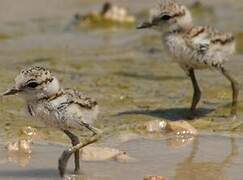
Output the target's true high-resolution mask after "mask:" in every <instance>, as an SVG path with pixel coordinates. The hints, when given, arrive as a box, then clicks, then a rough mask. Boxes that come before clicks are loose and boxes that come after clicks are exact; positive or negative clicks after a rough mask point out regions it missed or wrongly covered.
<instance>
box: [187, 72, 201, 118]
mask: <svg viewBox="0 0 243 180" xmlns="http://www.w3.org/2000/svg"><path fill="white" fill-rule="evenodd" d="M189 77H190V78H191V81H192V85H193V91H194V92H193V98H192V104H191V109H190V110H191V113H192V116H194V115H195V114H196V107H197V104H198V102H199V101H200V99H201V90H200V88H199V85H198V83H197V79H196V76H195V73H194V69H190V70H189Z"/></svg>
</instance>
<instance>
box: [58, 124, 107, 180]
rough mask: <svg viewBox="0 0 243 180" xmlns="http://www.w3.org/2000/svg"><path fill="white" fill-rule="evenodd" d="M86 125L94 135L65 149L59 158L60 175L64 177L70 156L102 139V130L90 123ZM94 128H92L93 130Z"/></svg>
mask: <svg viewBox="0 0 243 180" xmlns="http://www.w3.org/2000/svg"><path fill="white" fill-rule="evenodd" d="M85 127H86V128H87V129H89V130H90V131H92V132H93V133H94V135H93V136H92V137H90V138H87V139H85V140H84V141H83V142H81V143H79V144H77V145H75V146H72V147H70V148H69V149H67V150H65V151H63V153H62V155H61V157H60V158H59V164H58V169H59V173H60V176H61V177H63V176H64V174H65V171H66V167H67V162H68V160H69V158H70V157H71V155H72V154H73V153H75V152H76V151H77V150H79V149H81V148H83V147H85V146H87V145H89V144H92V143H94V142H96V141H97V140H98V139H100V137H101V134H102V132H101V130H99V129H96V128H94V127H93V126H91V125H89V124H85ZM91 129H92V130H91Z"/></svg>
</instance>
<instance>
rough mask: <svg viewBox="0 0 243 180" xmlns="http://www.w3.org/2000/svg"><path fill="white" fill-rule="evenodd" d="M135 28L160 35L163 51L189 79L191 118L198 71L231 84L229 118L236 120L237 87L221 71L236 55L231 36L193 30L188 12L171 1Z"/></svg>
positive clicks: (196, 97) (198, 95)
mask: <svg viewBox="0 0 243 180" xmlns="http://www.w3.org/2000/svg"><path fill="white" fill-rule="evenodd" d="M137 28H138V29H142V28H153V29H156V30H159V31H160V32H162V34H163V43H164V46H165V49H166V50H167V52H168V53H169V54H170V55H171V57H172V59H173V60H174V61H175V62H176V63H178V64H179V66H180V67H181V68H182V69H183V70H185V72H186V73H187V74H188V76H189V77H190V78H191V81H192V84H193V89H194V94H193V99H192V104H191V109H190V110H191V115H192V116H190V117H193V116H194V115H195V109H196V106H197V104H198V102H199V100H200V98H201V91H200V88H199V85H198V83H197V80H196V77H195V74H194V70H197V69H215V70H218V71H220V72H221V73H222V74H223V75H224V76H225V77H226V78H227V79H228V80H229V81H230V83H231V86H232V91H233V100H232V108H231V115H232V116H233V117H234V118H235V117H236V114H237V99H238V95H239V84H238V82H237V81H236V80H235V79H234V78H233V77H232V76H231V75H230V73H229V72H228V71H227V70H226V69H225V67H224V64H225V62H227V61H228V60H229V59H230V57H231V55H232V54H233V53H234V51H235V40H234V37H233V35H232V34H230V33H224V32H220V31H218V30H216V29H214V28H211V27H203V26H194V25H193V23H192V17H191V14H190V12H189V10H188V9H187V8H186V7H185V6H184V5H181V4H179V3H177V2H176V1H174V0H163V1H161V3H160V4H159V5H158V7H157V8H156V9H155V10H154V11H153V15H152V16H151V19H150V20H149V21H147V22H144V23H142V24H140V25H139V26H138V27H137Z"/></svg>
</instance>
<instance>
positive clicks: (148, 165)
mask: <svg viewBox="0 0 243 180" xmlns="http://www.w3.org/2000/svg"><path fill="white" fill-rule="evenodd" d="M113 147H116V148H119V149H121V150H123V151H126V152H127V153H128V154H129V155H131V156H132V157H135V158H136V161H135V162H130V163H119V162H115V161H112V160H110V161H101V162H83V161H82V162H81V164H82V166H81V167H82V168H81V170H82V175H80V176H79V177H76V178H74V176H70V175H67V176H66V179H70V177H72V178H73V180H75V179H77V180H78V179H82V180H85V179H92V180H93V179H95V180H96V179H97V180H101V179H112V180H113V179H114V180H120V179H121V180H122V179H133V180H141V179H142V178H143V177H144V176H146V175H163V176H165V177H167V178H168V179H171V180H172V179H175V180H176V179H179V180H189V179H193V180H194V179H198V180H200V179H207V180H211V179H212V180H217V179H220V180H222V179H234V180H238V179H239V180H240V179H242V176H243V172H242V170H241V169H242V168H243V163H242V162H243V161H242V160H243V159H242V157H243V156H242V153H243V139H242V138H239V137H236V136H218V135H202V136H200V137H198V138H196V139H194V141H193V142H192V143H191V144H189V145H185V146H181V147H177V148H175V147H173V146H171V143H170V142H169V140H168V139H167V140H159V139H157V140H151V139H150V140H148V139H137V140H133V141H129V142H126V143H122V144H119V145H116V146H113ZM63 149H64V147H62V146H58V145H51V144H50V145H44V144H42V145H34V153H33V157H32V158H30V159H29V160H28V161H29V163H28V165H27V166H26V167H21V166H20V165H18V163H16V162H14V160H13V158H12V159H11V160H12V161H9V160H7V159H6V157H8V156H7V154H6V152H5V151H4V150H3V148H2V147H1V150H0V152H1V161H2V162H1V163H0V179H11V180H14V179H58V178H57V175H58V174H57V170H56V165H57V162H56V160H57V159H58V157H59V154H61V151H62V150H63ZM9 159H10V158H9ZM69 165H70V166H69V168H68V169H69V170H68V172H69V173H72V168H71V167H72V165H73V164H72V161H70V163H69Z"/></svg>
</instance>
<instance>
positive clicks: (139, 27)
mask: <svg viewBox="0 0 243 180" xmlns="http://www.w3.org/2000/svg"><path fill="white" fill-rule="evenodd" d="M152 26H153V24H152V23H150V22H143V23H141V24H139V25H138V26H137V29H145V28H151V27H152Z"/></svg>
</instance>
